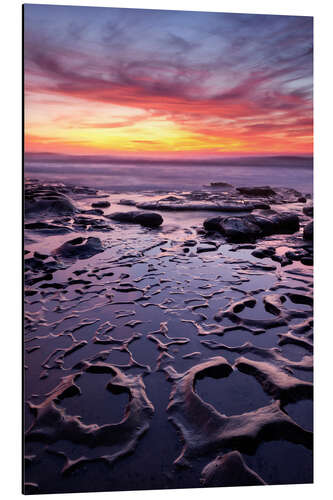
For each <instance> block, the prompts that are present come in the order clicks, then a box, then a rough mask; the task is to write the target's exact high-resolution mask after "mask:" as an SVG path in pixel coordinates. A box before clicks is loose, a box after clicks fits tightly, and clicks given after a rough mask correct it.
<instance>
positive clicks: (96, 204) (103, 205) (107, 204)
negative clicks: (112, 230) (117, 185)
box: [91, 200, 111, 208]
mask: <svg viewBox="0 0 333 500" xmlns="http://www.w3.org/2000/svg"><path fill="white" fill-rule="evenodd" d="M91 206H92V207H93V208H108V207H110V206H111V203H110V202H109V201H106V200H105V201H95V202H94V203H92V204H91Z"/></svg>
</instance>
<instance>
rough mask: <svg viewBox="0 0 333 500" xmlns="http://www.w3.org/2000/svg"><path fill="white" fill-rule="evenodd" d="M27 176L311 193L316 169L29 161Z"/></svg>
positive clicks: (135, 187) (112, 187) (139, 186)
mask: <svg viewBox="0 0 333 500" xmlns="http://www.w3.org/2000/svg"><path fill="white" fill-rule="evenodd" d="M25 175H26V176H27V177H30V178H38V179H39V180H43V181H53V182H63V183H65V184H66V183H67V184H75V185H84V186H89V187H95V188H100V189H104V190H106V191H127V192H129V191H135V192H137V191H143V190H147V189H149V190H174V191H177V190H184V189H185V190H186V189H189V190H193V189H201V188H204V186H207V185H209V184H210V183H211V182H227V183H229V184H232V185H234V186H262V185H270V186H272V187H289V188H294V189H297V190H299V191H301V192H303V193H312V190H313V169H312V168H311V167H309V166H304V167H302V166H297V167H295V165H292V164H291V165H290V166H288V165H286V164H283V165H281V166H279V165H274V166H272V165H268V166H252V165H251V166H235V165H231V166H228V165H220V166H215V165H203V166H200V165H198V164H196V165H193V166H191V165H177V164H158V163H156V164H143V163H141V164H138V165H135V164H130V163H128V164H126V163H123V164H118V163H117V164H112V163H86V162H84V163H83V162H82V163H79V162H75V163H68V162H65V163H63V162H47V161H45V162H40V161H26V162H25Z"/></svg>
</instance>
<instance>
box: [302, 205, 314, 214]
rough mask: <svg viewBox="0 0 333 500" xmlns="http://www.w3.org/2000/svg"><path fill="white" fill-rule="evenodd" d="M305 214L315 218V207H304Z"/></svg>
mask: <svg viewBox="0 0 333 500" xmlns="http://www.w3.org/2000/svg"><path fill="white" fill-rule="evenodd" d="M303 214H304V215H308V216H309V217H313V205H306V206H305V207H303Z"/></svg>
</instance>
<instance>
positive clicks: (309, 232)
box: [303, 222, 313, 241]
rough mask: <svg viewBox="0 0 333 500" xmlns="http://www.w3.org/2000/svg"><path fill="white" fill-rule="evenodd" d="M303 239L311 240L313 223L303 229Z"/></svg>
mask: <svg viewBox="0 0 333 500" xmlns="http://www.w3.org/2000/svg"><path fill="white" fill-rule="evenodd" d="M303 239H304V240H310V241H312V240H313V222H309V224H307V225H306V226H305V227H304V229H303Z"/></svg>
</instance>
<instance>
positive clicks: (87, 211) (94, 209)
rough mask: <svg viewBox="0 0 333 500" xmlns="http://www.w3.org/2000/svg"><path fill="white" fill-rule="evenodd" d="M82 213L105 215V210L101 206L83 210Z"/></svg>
mask: <svg viewBox="0 0 333 500" xmlns="http://www.w3.org/2000/svg"><path fill="white" fill-rule="evenodd" d="M81 214H87V215H103V214H104V212H103V210H101V209H100V208H93V209H90V210H81Z"/></svg>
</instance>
